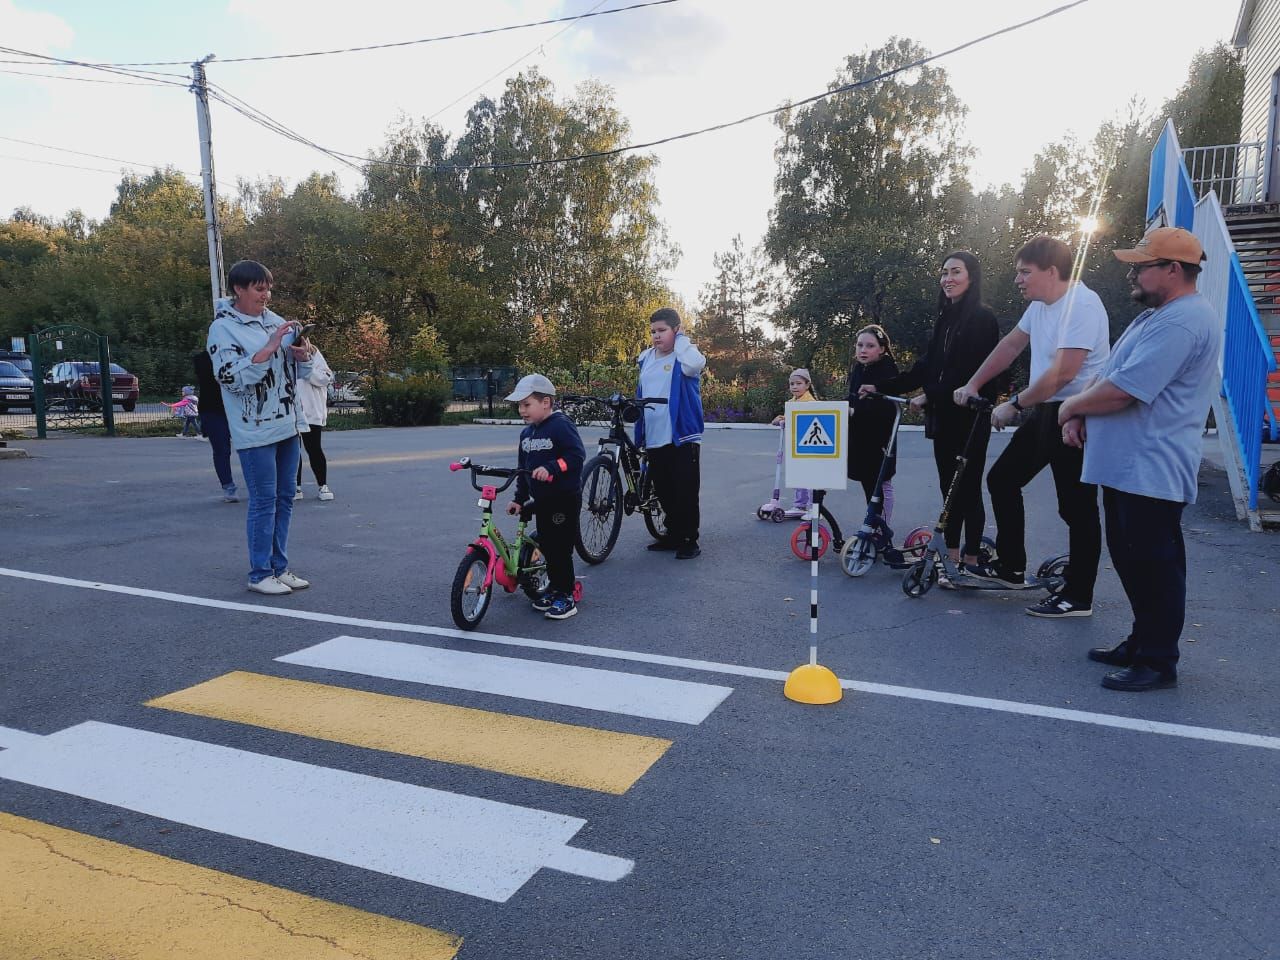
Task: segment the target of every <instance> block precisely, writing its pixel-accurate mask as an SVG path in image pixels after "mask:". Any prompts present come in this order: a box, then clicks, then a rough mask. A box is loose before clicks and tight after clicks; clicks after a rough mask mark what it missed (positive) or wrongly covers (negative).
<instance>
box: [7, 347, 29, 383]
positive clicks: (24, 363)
mask: <svg viewBox="0 0 1280 960" xmlns="http://www.w3.org/2000/svg"><path fill="white" fill-rule="evenodd" d="M0 360H5V361H8V362H9V363H12V364H13V365H14V366H15V367H17V368H18V369H19V370H21V371H22V375H23V376H24V377H26V378H27V379H28V380H31V379H34V375H33V374H32V369H31V357H29V356H28V355H27V354H25V353H23V352H21V351H20V350H0Z"/></svg>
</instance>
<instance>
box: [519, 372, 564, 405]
mask: <svg viewBox="0 0 1280 960" xmlns="http://www.w3.org/2000/svg"><path fill="white" fill-rule="evenodd" d="M531 393H545V394H546V395H547V396H549V397H554V396H555V395H556V385H555V384H554V383H552V382H551V381H550V380H548V379H547V378H546V377H544V376H543V375H542V374H540V373H531V374H529V375H528V376H527V377H521V378H520V382H519V383H517V384H516V388H515V389H514V390H512V391H511V395H510V396H508V397H507V399H508V400H509V401H511V402H512V403H519V402H520V401H521V400H523V399H524V398H525V397H527V396H529V394H531Z"/></svg>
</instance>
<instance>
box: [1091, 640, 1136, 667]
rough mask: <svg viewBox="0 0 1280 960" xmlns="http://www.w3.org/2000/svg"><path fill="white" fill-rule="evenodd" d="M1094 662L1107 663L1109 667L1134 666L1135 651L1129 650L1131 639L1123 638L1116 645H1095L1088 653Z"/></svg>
mask: <svg viewBox="0 0 1280 960" xmlns="http://www.w3.org/2000/svg"><path fill="white" fill-rule="evenodd" d="M1087 656H1088V657H1089V659H1090V660H1092V661H1093V662H1094V663H1105V664H1106V665H1107V666H1109V667H1130V666H1133V653H1132V652H1131V651H1130V650H1129V641H1128V640H1122V641H1120V642H1119V643H1117V644H1116V645H1115V646H1114V647H1094V648H1093V649H1092V650H1090V651H1089V653H1088V654H1087Z"/></svg>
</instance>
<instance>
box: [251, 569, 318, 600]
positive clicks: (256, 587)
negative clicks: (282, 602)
mask: <svg viewBox="0 0 1280 960" xmlns="http://www.w3.org/2000/svg"><path fill="white" fill-rule="evenodd" d="M287 573H288V571H286V574H287ZM294 579H295V580H296V579H297V578H296V577H295V578H294ZM302 585H303V586H306V585H307V581H305V580H303V581H302ZM249 589H250V590H252V591H253V592H254V593H265V594H266V595H267V596H269V597H280V596H284V594H286V593H293V588H292V587H290V586H289V584H287V583H285V582H284V581H283V580H281V579H280V578H279V577H267V578H266V579H265V580H259V581H258V582H257V583H254V582H253V581H250V582H249Z"/></svg>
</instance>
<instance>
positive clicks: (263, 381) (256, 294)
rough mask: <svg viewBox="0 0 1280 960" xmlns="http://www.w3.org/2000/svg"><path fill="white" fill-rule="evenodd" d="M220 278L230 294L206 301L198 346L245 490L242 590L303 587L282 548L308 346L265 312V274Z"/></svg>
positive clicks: (290, 324)
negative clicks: (208, 318)
mask: <svg viewBox="0 0 1280 960" xmlns="http://www.w3.org/2000/svg"><path fill="white" fill-rule="evenodd" d="M227 281H228V283H229V285H230V287H231V291H232V295H231V296H230V297H223V298H222V299H220V300H218V301H217V302H216V303H215V304H214V313H213V324H212V325H211V326H210V327H209V337H208V340H207V342H206V348H207V350H208V352H209V358H210V360H211V361H212V362H213V374H214V378H215V379H216V380H217V381H218V386H219V387H220V388H221V390H222V402H223V406H224V407H225V408H226V412H227V427H228V428H229V429H230V431H231V443H232V445H233V446H234V447H235V449H236V454H237V455H238V456H239V457H240V469H241V471H242V472H243V473H244V480H245V486H246V487H247V488H248V491H249V509H248V518H247V521H246V533H247V536H248V541H249V589H250V590H252V591H254V592H255V593H265V594H268V595H282V594H287V593H292V592H293V591H294V590H302V589H304V588H306V587H308V586H310V583H309V582H308V581H306V580H304V579H302V577H299V576H297V575H296V574H294V573H292V572H291V571H290V570H289V556H288V545H289V521H290V519H291V518H292V516H293V496H294V492H295V490H296V489H297V487H296V484H295V479H294V478H295V476H296V475H297V471H298V462H299V461H298V457H299V454H298V434H299V433H305V432H306V431H307V421H306V418H305V417H304V416H303V414H302V407H301V405H300V404H299V403H298V398H297V378H298V377H307V376H310V374H311V351H312V349H313V348H312V346H311V343H310V342H309V341H308V340H307V339H306V337H305V336H304V337H301V338H300V339H299V336H298V335H299V332H300V331H301V329H302V325H301V324H300V323H298V322H297V321H295V320H285V319H284V318H283V317H280V316H278V315H277V314H275V313H272V312H271V311H270V310H268V309H267V304H268V303H269V302H270V300H271V283H272V278H271V271H270V270H268V269H267V268H266V267H264V266H263V265H262V264H260V263H256V262H254V261H253V260H241V261H240V262H239V263H236V264H234V265H233V266H232V267H231V271H230V272H229V273H228V274H227Z"/></svg>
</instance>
